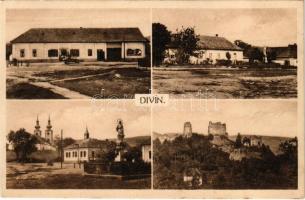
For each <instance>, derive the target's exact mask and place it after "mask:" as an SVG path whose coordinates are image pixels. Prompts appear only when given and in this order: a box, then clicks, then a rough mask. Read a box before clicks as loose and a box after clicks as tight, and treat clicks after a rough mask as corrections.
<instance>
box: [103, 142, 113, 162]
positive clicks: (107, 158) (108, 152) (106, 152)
mask: <svg viewBox="0 0 305 200" xmlns="http://www.w3.org/2000/svg"><path fill="white" fill-rule="evenodd" d="M106 142H107V144H106V148H105V149H103V150H102V153H101V161H102V162H106V163H109V162H113V161H114V159H115V157H116V156H117V152H116V143H115V142H113V141H106Z"/></svg>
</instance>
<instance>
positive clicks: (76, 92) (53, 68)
mask: <svg viewBox="0 0 305 200" xmlns="http://www.w3.org/2000/svg"><path fill="white" fill-rule="evenodd" d="M139 81H140V82H139ZM141 81H142V84H141ZM114 82H117V84H118V85H117V86H116V85H114V84H113V83H114ZM120 85H121V86H122V87H120ZM138 85H139V86H138ZM113 87H116V88H117V89H113ZM149 88H150V72H148V71H147V70H141V69H139V68H138V67H137V63H120V62H117V63H106V64H105V63H96V62H95V63H89V62H88V63H81V64H75V65H65V64H63V63H35V64H31V65H30V66H18V67H15V66H10V67H8V68H7V97H8V98H21V99H23V98H25V99H32V98H38V99H45V98H47V99H48V98H56V99H57V98H60V99H61V98H68V99H89V98H92V97H94V96H96V95H100V93H101V91H106V93H105V94H104V96H105V98H107V96H108V97H111V96H115V97H118V98H122V97H123V96H124V95H125V96H129V98H131V97H132V96H133V95H134V94H135V93H143V92H145V91H147V92H148V90H149ZM118 89H121V90H118ZM113 91H115V92H116V93H113Z"/></svg>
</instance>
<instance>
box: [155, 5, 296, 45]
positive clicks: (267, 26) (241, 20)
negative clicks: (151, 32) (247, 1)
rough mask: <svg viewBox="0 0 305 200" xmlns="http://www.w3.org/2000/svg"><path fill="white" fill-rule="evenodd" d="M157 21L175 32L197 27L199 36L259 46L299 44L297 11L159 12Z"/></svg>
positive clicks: (269, 9)
mask: <svg viewBox="0 0 305 200" xmlns="http://www.w3.org/2000/svg"><path fill="white" fill-rule="evenodd" d="M153 22H160V23H162V24H164V25H166V26H167V27H168V29H169V30H170V31H173V32H175V31H176V29H177V28H179V29H180V28H181V27H182V26H183V27H195V31H196V34H201V35H210V36H214V35H215V34H218V35H219V36H222V37H225V38H227V39H229V40H230V41H231V42H234V40H237V39H240V40H243V41H244V42H247V43H250V44H252V45H257V46H287V45H288V44H293V43H296V42H297V12H296V9H292V8H289V9H285V8H272V9H271V8H268V9H227V8H226V9H180V10H179V9H155V10H153Z"/></svg>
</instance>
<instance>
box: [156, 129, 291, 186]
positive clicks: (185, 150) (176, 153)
mask: <svg viewBox="0 0 305 200" xmlns="http://www.w3.org/2000/svg"><path fill="white" fill-rule="evenodd" d="M210 140H211V137H209V136H203V135H197V134H194V135H193V136H192V137H191V138H184V137H182V136H180V137H177V138H176V139H174V140H173V141H164V142H163V143H161V142H160V141H159V140H158V139H157V140H155V141H154V187H155V188H159V189H162V188H164V189H165V188H166V189H182V188H183V189H190V188H189V187H188V186H187V185H186V183H185V182H184V181H183V172H184V171H185V170H186V169H189V168H197V169H199V170H200V172H201V174H202V179H203V184H202V185H201V186H200V187H199V188H213V189H280V188H283V189H288V188H289V189H296V188H297V148H295V146H293V145H294V144H295V142H287V143H283V144H281V145H280V146H282V149H283V152H284V153H283V154H281V155H278V156H275V155H274V154H273V153H272V151H271V150H270V148H269V147H268V146H265V145H262V146H261V147H247V151H248V152H258V153H260V158H255V157H251V158H249V159H245V158H244V159H242V161H234V160H230V159H229V154H228V153H225V152H223V151H221V150H220V149H217V148H214V147H212V145H211V143H210ZM238 143H239V142H238ZM288 143H289V144H288ZM241 145H242V144H241ZM243 148H246V147H243ZM191 189H197V188H191Z"/></svg>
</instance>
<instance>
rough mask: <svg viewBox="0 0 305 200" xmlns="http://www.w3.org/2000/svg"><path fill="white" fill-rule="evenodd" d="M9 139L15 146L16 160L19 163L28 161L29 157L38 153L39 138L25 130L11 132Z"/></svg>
mask: <svg viewBox="0 0 305 200" xmlns="http://www.w3.org/2000/svg"><path fill="white" fill-rule="evenodd" d="M7 139H8V141H9V142H10V143H11V144H12V145H13V148H14V152H15V153H16V158H17V160H18V161H19V162H25V161H27V158H28V156H29V155H30V154H31V153H33V152H35V151H37V148H36V144H37V142H38V140H37V137H36V136H34V135H32V134H30V133H28V132H27V131H26V130H25V129H24V128H21V129H19V130H18V131H16V132H14V131H10V132H9V134H8V135H7Z"/></svg>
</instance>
